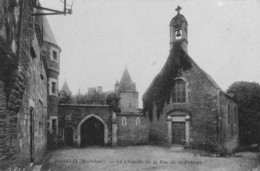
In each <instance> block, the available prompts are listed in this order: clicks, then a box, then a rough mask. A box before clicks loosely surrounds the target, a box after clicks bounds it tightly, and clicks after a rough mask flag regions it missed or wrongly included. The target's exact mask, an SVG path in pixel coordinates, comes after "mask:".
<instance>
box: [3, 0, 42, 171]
mask: <svg viewBox="0 0 260 171" xmlns="http://www.w3.org/2000/svg"><path fill="white" fill-rule="evenodd" d="M0 3H1V4H0V18H1V22H0V39H1V41H0V42H1V43H0V49H1V50H0V51H1V53H0V54H1V55H0V56H1V64H2V61H3V63H5V65H6V67H4V68H2V67H1V69H0V70H1V72H0V75H1V76H0V80H1V81H0V83H1V84H0V87H1V88H0V94H1V95H0V96H1V97H0V99H1V105H0V106H1V109H0V110H1V111H0V118H1V119H0V130H1V131H0V151H1V153H0V170H1V169H7V168H9V169H10V168H15V167H19V168H27V167H29V163H30V162H31V161H30V156H31V155H30V138H31V137H32V136H31V135H30V125H31V122H30V120H31V119H30V116H31V115H30V111H32V116H33V118H34V126H33V132H34V136H33V139H34V141H33V144H32V146H33V155H32V156H33V162H35V163H39V162H40V161H41V159H42V157H43V155H44V153H45V150H46V116H47V74H46V68H45V65H44V64H43V63H44V62H43V59H42V58H41V57H40V43H39V42H38V41H40V40H39V38H38V39H37V38H36V35H35V28H34V19H33V17H31V12H32V11H31V10H32V9H31V8H30V5H31V4H32V0H24V1H19V0H18V1H14V0H4V1H1V2H0ZM19 29H20V30H19ZM32 52H34V53H35V54H34V55H33V53H32ZM31 55H33V56H31ZM2 59H3V60H2ZM6 61H8V62H6ZM3 86H4V88H3ZM5 102H6V103H5ZM31 109H32V110H31ZM3 132H4V136H3V135H2V134H3ZM2 152H3V153H2Z"/></svg>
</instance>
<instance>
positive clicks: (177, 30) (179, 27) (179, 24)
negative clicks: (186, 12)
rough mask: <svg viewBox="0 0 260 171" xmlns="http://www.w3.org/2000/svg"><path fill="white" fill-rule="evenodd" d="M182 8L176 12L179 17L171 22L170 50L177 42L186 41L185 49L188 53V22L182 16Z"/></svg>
mask: <svg viewBox="0 0 260 171" xmlns="http://www.w3.org/2000/svg"><path fill="white" fill-rule="evenodd" d="M180 10H181V7H180V6H178V7H177V8H176V9H175V11H177V15H176V16H175V17H173V19H172V20H171V22H170V49H172V47H173V44H174V42H175V41H176V40H180V39H182V40H184V41H183V48H184V50H186V51H187V45H188V22H187V20H186V19H185V17H184V16H183V15H182V14H180Z"/></svg>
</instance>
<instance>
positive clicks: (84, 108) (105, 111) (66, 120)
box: [59, 104, 112, 147]
mask: <svg viewBox="0 0 260 171" xmlns="http://www.w3.org/2000/svg"><path fill="white" fill-rule="evenodd" d="M90 115H95V116H97V117H99V118H101V119H102V120H103V121H104V123H105V124H106V125H107V130H108V135H107V136H108V139H107V143H106V144H105V146H106V145H111V143H112V112H111V110H110V108H109V106H107V105H83V104H82V105H67V104H59V136H60V144H61V145H62V144H63V143H64V142H63V141H64V137H63V132H64V129H65V128H67V127H72V128H73V130H74V131H73V142H74V146H78V147H79V145H80V143H79V142H78V140H79V139H78V137H79V136H80V135H78V132H77V128H78V125H79V123H80V122H81V121H82V120H83V119H84V118H86V117H88V116H90Z"/></svg>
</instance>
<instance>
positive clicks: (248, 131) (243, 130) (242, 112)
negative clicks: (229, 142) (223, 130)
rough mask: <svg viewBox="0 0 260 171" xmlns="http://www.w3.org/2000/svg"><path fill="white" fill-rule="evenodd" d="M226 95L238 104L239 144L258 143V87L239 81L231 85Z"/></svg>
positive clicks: (259, 92)
mask: <svg viewBox="0 0 260 171" xmlns="http://www.w3.org/2000/svg"><path fill="white" fill-rule="evenodd" d="M227 93H228V94H231V95H232V96H233V98H234V99H235V100H236V101H237V103H238V115H239V134H240V135H239V136H240V144H241V145H250V144H254V143H260V138H259V137H260V136H259V130H260V85H259V84H258V83H255V82H245V81H239V82H235V83H233V84H232V85H231V86H230V87H229V88H228V90H227Z"/></svg>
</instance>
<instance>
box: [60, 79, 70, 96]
mask: <svg viewBox="0 0 260 171" xmlns="http://www.w3.org/2000/svg"><path fill="white" fill-rule="evenodd" d="M61 91H64V92H66V93H67V94H70V93H71V91H70V88H69V85H68V83H67V81H66V80H65V81H64V83H63V85H62V88H61Z"/></svg>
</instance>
